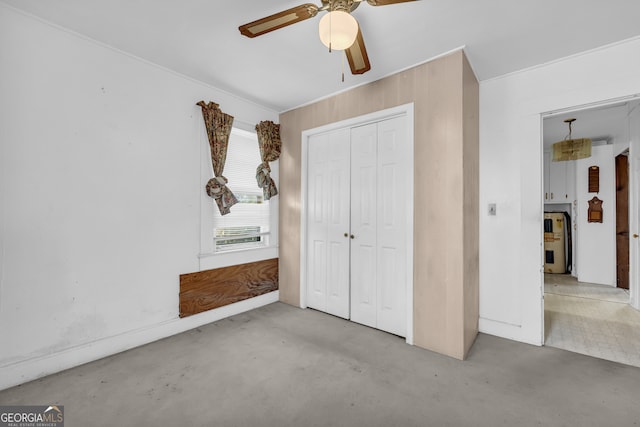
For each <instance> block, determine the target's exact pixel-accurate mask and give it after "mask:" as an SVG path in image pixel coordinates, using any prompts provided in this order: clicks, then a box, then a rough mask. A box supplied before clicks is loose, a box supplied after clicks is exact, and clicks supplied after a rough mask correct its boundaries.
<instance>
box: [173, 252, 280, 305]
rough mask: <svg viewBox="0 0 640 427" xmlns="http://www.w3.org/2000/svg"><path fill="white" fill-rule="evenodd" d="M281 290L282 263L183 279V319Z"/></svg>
mask: <svg viewBox="0 0 640 427" xmlns="http://www.w3.org/2000/svg"><path fill="white" fill-rule="evenodd" d="M277 289H278V259H277V258H273V259H268V260H264V261H257V262H250V263H247V264H240V265H233V266H230V267H223V268H216V269H213V270H205V271H199V272H197V273H189V274H181V275H180V317H187V316H191V315H193V314H197V313H202V312H203V311H207V310H211V309H213V308H218V307H222V306H225V305H228V304H232V303H234V302H238V301H242V300H245V299H249V298H253V297H257V296H259V295H263V294H266V293H269V292H272V291H275V290H277Z"/></svg>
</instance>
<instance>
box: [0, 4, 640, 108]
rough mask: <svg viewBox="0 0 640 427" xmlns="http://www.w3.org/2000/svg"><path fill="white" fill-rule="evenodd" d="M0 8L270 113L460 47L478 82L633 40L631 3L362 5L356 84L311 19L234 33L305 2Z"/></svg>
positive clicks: (636, 13) (634, 7)
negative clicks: (361, 66)
mask: <svg viewBox="0 0 640 427" xmlns="http://www.w3.org/2000/svg"><path fill="white" fill-rule="evenodd" d="M0 1H1V2H4V3H6V4H8V5H11V6H13V7H15V8H17V9H21V10H24V11H26V12H27V13H29V14H33V15H35V16H38V17H41V18H42V19H44V20H47V21H50V22H53V23H55V24H58V25H60V26H62V27H66V28H69V29H71V30H73V31H75V32H78V33H81V34H83V35H86V36H88V37H90V38H93V39H95V40H98V41H100V42H103V43H106V44H108V45H111V46H113V47H116V48H118V49H121V50H123V51H126V52H129V53H131V54H133V55H136V56H139V57H141V58H144V59H146V60H148V61H151V62H154V63H156V64H159V65H161V66H164V67H167V68H169V69H172V70H174V71H177V72H179V73H182V74H184V75H187V76H190V77H192V78H195V79H197V80H200V81H203V82H205V83H209V84H211V85H213V86H215V87H218V88H220V89H223V90H226V91H228V92H232V93H234V94H236V95H239V96H241V97H243V98H246V99H248V100H252V101H255V102H257V103H259V104H261V105H263V106H266V107H271V108H273V109H275V110H276V111H286V110H288V109H291V108H294V107H296V106H299V105H303V104H306V103H309V102H311V101H313V100H316V99H319V98H322V97H325V96H328V95H330V94H332V93H336V92H340V91H343V90H346V89H348V88H350V87H353V86H356V85H360V84H363V83H367V82H371V81H374V80H377V79H379V78H381V77H383V76H386V75H389V74H392V73H393V72H395V71H398V70H401V69H405V68H408V67H410V66H413V65H416V64H418V63H421V62H424V61H426V60H428V59H430V58H433V57H435V56H438V55H441V54H443V53H445V52H448V51H451V50H453V49H456V48H459V47H461V46H465V51H466V53H467V55H468V57H469V60H470V62H471V64H472V66H473V68H474V70H475V72H476V74H477V77H478V79H479V80H485V79H490V78H492V77H496V76H499V75H502V74H505V73H509V72H513V71H516V70H520V69H523V68H527V67H530V66H534V65H537V64H540V63H545V62H549V61H553V60H556V59H558V58H562V57H565V56H568V55H572V54H576V53H579V52H583V51H585V50H589V49H593V48H596V47H600V46H603V45H607V44H610V43H613V42H616V41H619V40H624V39H628V38H632V37H636V36H639V35H640V24H639V21H638V18H639V17H640V1H638V0H607V1H599V0H587V1H584V0H535V1H532V0H527V1H524V0H483V1H480V0H420V1H415V2H409V3H404V4H396V5H390V6H378V7H373V6H370V5H368V4H365V3H363V4H361V5H360V7H358V8H357V9H356V10H355V11H354V12H353V15H354V17H355V18H356V19H357V20H358V21H359V23H360V26H361V29H362V33H363V35H364V39H365V43H366V47H367V51H368V53H369V58H370V60H371V65H372V69H371V71H369V72H368V73H366V74H364V75H361V76H352V75H351V74H350V73H349V72H348V71H349V68H348V64H347V62H346V61H344V66H345V68H346V71H347V72H346V73H345V82H344V83H343V82H341V79H340V76H341V67H342V57H343V54H342V53H339V52H334V53H331V54H330V53H328V52H327V50H326V48H325V47H324V46H323V45H322V43H321V42H320V40H319V38H318V34H317V25H318V21H319V16H316V17H315V18H311V19H309V20H306V21H304V22H300V23H297V24H294V25H292V26H289V27H286V28H282V29H280V30H277V31H274V32H272V33H269V34H265V35H263V36H260V37H258V38H255V39H249V38H246V37H244V36H242V35H240V33H239V31H238V26H239V25H241V24H244V23H247V22H250V21H253V20H256V19H259V18H262V17H265V16H267V15H270V14H273V13H276V12H280V11H282V10H284V9H288V8H291V7H294V6H297V5H299V4H301V3H303V1H301V0H293V1H291V0H280V1H265V0H227V1H220V0H108V1H107V0H0ZM307 1H309V0H307ZM311 1H312V0H311ZM317 4H320V2H319V1H318V2H317Z"/></svg>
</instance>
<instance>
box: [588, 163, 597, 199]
mask: <svg viewBox="0 0 640 427" xmlns="http://www.w3.org/2000/svg"><path fill="white" fill-rule="evenodd" d="M599 192H600V168H599V167H598V166H589V193H599Z"/></svg>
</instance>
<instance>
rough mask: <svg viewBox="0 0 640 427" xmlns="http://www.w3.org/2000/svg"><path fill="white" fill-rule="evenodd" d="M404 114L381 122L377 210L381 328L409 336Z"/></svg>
mask: <svg viewBox="0 0 640 427" xmlns="http://www.w3.org/2000/svg"><path fill="white" fill-rule="evenodd" d="M404 120H405V118H404V117H398V118H394V119H389V120H385V121H382V122H379V123H378V135H377V136H378V156H377V170H378V171H379V177H380V179H379V182H378V186H377V191H378V193H377V204H376V210H377V212H380V215H379V218H378V222H377V228H376V235H377V244H378V247H377V260H376V265H377V266H378V274H377V290H378V307H377V309H378V313H377V319H378V324H377V327H378V329H382V330H384V331H387V332H391V333H393V334H396V335H401V336H406V325H407V318H406V313H407V311H406V301H407V299H406V292H407V269H406V255H407V254H406V252H407V251H406V245H407V232H406V230H407V227H406V225H407V224H406V210H405V206H406V198H407V197H412V195H411V194H407V193H408V191H407V179H408V177H407V173H406V172H405V171H406V164H407V162H409V161H412V160H411V157H410V154H409V153H408V150H407V144H406V135H405V134H406V132H405V126H404Z"/></svg>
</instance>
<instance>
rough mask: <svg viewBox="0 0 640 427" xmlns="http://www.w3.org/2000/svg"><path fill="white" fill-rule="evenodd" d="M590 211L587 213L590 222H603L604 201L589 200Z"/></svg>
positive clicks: (595, 198)
mask: <svg viewBox="0 0 640 427" xmlns="http://www.w3.org/2000/svg"><path fill="white" fill-rule="evenodd" d="M588 203H589V210H588V211H587V221H588V222H602V200H600V199H598V198H597V197H594V198H593V199H591V200H589V202H588Z"/></svg>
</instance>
